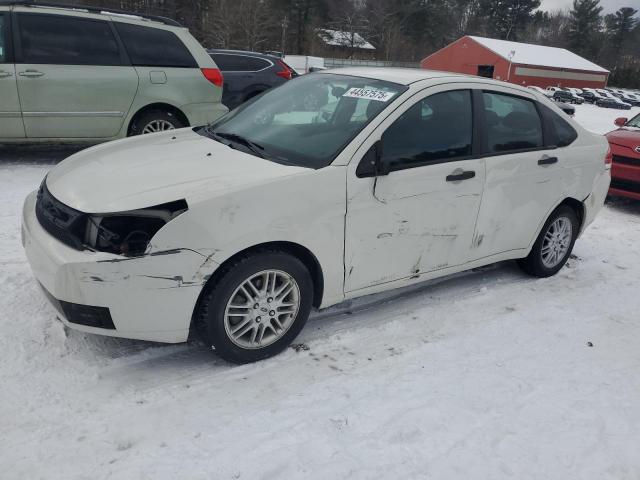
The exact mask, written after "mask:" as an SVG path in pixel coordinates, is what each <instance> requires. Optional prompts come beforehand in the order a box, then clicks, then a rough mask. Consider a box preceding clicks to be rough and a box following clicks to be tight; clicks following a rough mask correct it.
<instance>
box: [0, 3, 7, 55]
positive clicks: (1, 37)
mask: <svg viewBox="0 0 640 480" xmlns="http://www.w3.org/2000/svg"><path fill="white" fill-rule="evenodd" d="M5 22H6V20H5V14H4V13H0V63H5V62H6V61H7V41H6V37H7V27H6V23H5Z"/></svg>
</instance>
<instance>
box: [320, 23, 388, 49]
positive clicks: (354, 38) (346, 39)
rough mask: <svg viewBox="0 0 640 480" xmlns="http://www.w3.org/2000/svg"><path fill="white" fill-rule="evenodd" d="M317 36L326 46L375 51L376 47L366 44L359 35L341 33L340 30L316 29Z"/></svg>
mask: <svg viewBox="0 0 640 480" xmlns="http://www.w3.org/2000/svg"><path fill="white" fill-rule="evenodd" d="M318 36H319V37H320V38H321V39H322V41H323V42H324V43H326V44H327V45H333V46H336V47H349V48H351V47H354V48H362V49H364V50H375V49H376V47H374V46H373V45H371V44H370V43H369V42H367V41H366V40H365V39H364V38H362V36H361V35H360V34H359V33H355V32H354V33H351V32H343V31H341V30H327V29H323V28H320V29H318Z"/></svg>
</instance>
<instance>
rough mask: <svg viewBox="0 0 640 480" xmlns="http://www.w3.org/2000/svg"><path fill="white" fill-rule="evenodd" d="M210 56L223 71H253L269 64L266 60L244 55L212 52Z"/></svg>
mask: <svg viewBox="0 0 640 480" xmlns="http://www.w3.org/2000/svg"><path fill="white" fill-rule="evenodd" d="M211 57H212V58H213V61H214V62H216V65H217V66H218V68H219V69H220V70H222V71H223V72H255V71H258V70H262V69H264V68H267V67H268V66H269V62H267V61H266V60H263V59H261V58H257V57H249V56H246V55H233V54H230V53H213V54H211Z"/></svg>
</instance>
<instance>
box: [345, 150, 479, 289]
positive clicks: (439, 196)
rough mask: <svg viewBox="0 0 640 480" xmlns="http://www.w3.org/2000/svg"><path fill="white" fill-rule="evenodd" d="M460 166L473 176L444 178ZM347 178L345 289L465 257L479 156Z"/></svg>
mask: <svg viewBox="0 0 640 480" xmlns="http://www.w3.org/2000/svg"><path fill="white" fill-rule="evenodd" d="M460 169H463V170H466V171H474V172H475V174H476V175H475V177H474V178H472V179H469V180H464V181H459V182H447V181H446V177H447V176H448V175H450V174H452V173H453V172H455V171H458V170H460ZM373 183H374V180H371V179H358V178H354V179H352V181H351V182H350V193H352V194H353V195H351V194H350V196H349V207H348V213H347V229H346V239H347V242H346V252H347V262H346V263H347V272H346V282H345V291H347V292H348V291H352V290H358V289H361V288H366V287H370V286H373V285H377V284H381V283H386V282H391V281H394V280H398V279H401V278H405V277H413V276H419V275H420V274H421V273H425V272H430V271H434V270H439V269H442V268H446V267H451V266H455V265H460V264H462V263H464V262H465V261H466V260H467V259H468V255H469V251H470V248H471V243H472V241H473V232H474V226H475V220H476V216H477V214H478V209H479V206H480V199H481V196H482V189H483V184H484V160H483V159H475V160H464V161H458V162H450V163H442V164H437V165H429V166H424V167H419V168H413V169H408V170H401V171H397V172H393V173H391V174H390V175H388V176H383V177H379V178H378V179H377V182H376V183H377V185H376V186H375V195H374V188H373V185H372V184H373Z"/></svg>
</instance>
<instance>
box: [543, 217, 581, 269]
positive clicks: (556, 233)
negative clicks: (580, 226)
mask: <svg viewBox="0 0 640 480" xmlns="http://www.w3.org/2000/svg"><path fill="white" fill-rule="evenodd" d="M572 236H573V227H572V225H571V220H569V219H568V218H567V217H559V218H557V219H556V220H555V221H554V222H553V223H551V225H549V228H547V231H546V233H545V234H544V238H543V240H542V249H541V255H542V264H543V265H544V266H545V267H547V268H555V267H556V266H558V264H559V263H560V262H562V260H563V259H564V257H565V255H566V254H567V252H568V251H569V248H570V247H571V239H572Z"/></svg>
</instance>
